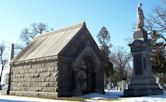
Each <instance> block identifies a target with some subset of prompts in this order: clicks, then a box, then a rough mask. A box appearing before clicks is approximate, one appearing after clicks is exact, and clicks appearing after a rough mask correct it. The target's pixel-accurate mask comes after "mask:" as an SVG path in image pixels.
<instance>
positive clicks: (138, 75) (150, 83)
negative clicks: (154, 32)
mask: <svg viewBox="0 0 166 102" xmlns="http://www.w3.org/2000/svg"><path fill="white" fill-rule="evenodd" d="M141 6H142V4H140V5H139V6H138V9H137V10H138V11H137V25H136V31H135V32H134V34H133V38H134V41H133V43H132V44H130V45H129V46H130V48H131V53H132V56H133V66H134V71H133V75H132V78H131V80H130V84H129V87H128V90H125V91H124V96H144V95H156V94H162V93H163V90H162V89H160V88H159V87H158V85H157V84H156V82H155V79H154V77H153V75H152V64H151V61H150V57H151V52H152V49H151V40H150V39H148V35H147V32H146V31H145V30H144V14H143V11H142V9H141Z"/></svg>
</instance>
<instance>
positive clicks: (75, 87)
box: [72, 67, 82, 96]
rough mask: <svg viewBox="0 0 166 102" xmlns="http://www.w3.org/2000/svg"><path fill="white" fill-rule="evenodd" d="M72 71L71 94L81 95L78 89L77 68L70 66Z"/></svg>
mask: <svg viewBox="0 0 166 102" xmlns="http://www.w3.org/2000/svg"><path fill="white" fill-rule="evenodd" d="M72 69H73V72H74V82H73V83H74V89H73V92H72V96H80V95H82V93H81V91H80V83H79V78H78V74H79V68H78V67H77V68H72Z"/></svg>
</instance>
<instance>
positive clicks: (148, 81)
mask: <svg viewBox="0 0 166 102" xmlns="http://www.w3.org/2000/svg"><path fill="white" fill-rule="evenodd" d="M157 94H163V90H162V89H160V88H159V87H158V85H157V84H156V83H155V80H154V79H153V77H145V76H141V77H135V78H133V79H132V80H131V83H130V84H129V87H128V90H124V96H126V97H128V96H130V97H131V96H133V97H135V96H147V95H157Z"/></svg>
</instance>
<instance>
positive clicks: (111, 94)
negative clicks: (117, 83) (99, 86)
mask: <svg viewBox="0 0 166 102" xmlns="http://www.w3.org/2000/svg"><path fill="white" fill-rule="evenodd" d="M121 96H123V92H122V91H119V90H105V94H100V93H89V94H85V95H83V96H80V97H81V98H91V99H106V98H120V97H121Z"/></svg>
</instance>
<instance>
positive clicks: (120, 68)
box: [110, 47, 131, 81]
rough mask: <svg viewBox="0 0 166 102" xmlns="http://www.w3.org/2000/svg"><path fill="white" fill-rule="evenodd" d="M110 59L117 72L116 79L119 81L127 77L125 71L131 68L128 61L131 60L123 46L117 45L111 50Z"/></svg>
mask: <svg viewBox="0 0 166 102" xmlns="http://www.w3.org/2000/svg"><path fill="white" fill-rule="evenodd" d="M110 60H111V61H112V63H113V65H114V69H115V70H116V72H117V77H118V78H117V80H118V81H121V80H123V79H126V78H127V75H126V72H127V71H128V70H130V69H127V68H131V67H130V64H129V62H130V61H131V55H130V54H129V53H127V52H126V50H125V49H124V48H123V47H117V48H115V49H114V50H113V52H112V54H111V58H110Z"/></svg>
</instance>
